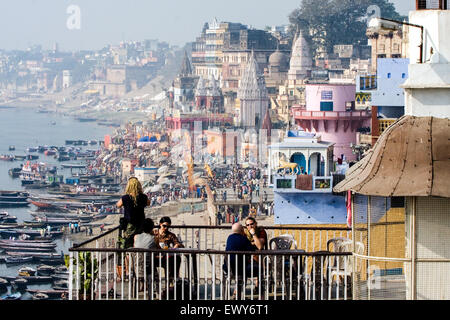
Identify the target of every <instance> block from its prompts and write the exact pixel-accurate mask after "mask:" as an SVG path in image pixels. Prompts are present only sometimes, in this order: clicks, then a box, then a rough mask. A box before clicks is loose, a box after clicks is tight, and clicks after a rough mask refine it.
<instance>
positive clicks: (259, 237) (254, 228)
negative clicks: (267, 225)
mask: <svg viewBox="0 0 450 320" xmlns="http://www.w3.org/2000/svg"><path fill="white" fill-rule="evenodd" d="M245 226H246V228H245V229H244V232H245V235H246V236H247V238H248V240H249V241H250V242H251V244H252V245H253V246H254V248H255V249H256V250H264V249H265V250H267V233H266V230H264V228H262V227H258V224H257V222H256V219H255V218H253V217H247V219H245Z"/></svg>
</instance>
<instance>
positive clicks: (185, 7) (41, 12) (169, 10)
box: [0, 0, 415, 50]
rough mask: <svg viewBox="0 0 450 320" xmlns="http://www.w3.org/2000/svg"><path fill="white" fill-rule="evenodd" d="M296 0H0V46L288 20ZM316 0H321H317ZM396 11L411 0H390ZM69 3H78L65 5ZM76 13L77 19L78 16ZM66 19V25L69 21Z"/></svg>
mask: <svg viewBox="0 0 450 320" xmlns="http://www.w3.org/2000/svg"><path fill="white" fill-rule="evenodd" d="M300 1H301V0H278V1H277V0H1V1H0V28H1V29H0V30H2V32H0V48H1V49H8V50H10V49H25V48H27V47H29V46H30V45H33V44H41V45H42V46H43V48H44V49H49V48H51V47H52V46H53V43H55V42H57V43H58V44H59V47H60V49H61V50H77V49H100V48H102V47H104V46H105V45H106V44H117V43H119V42H120V41H122V40H143V39H159V40H161V41H167V42H169V43H170V44H174V45H184V44H185V43H186V42H190V41H194V40H195V37H197V36H198V35H199V34H200V32H201V29H202V27H203V24H204V23H205V22H210V21H212V20H213V19H214V17H217V20H219V21H229V22H240V23H243V24H248V25H252V26H254V27H256V28H264V27H265V26H267V25H270V26H273V25H282V24H288V23H289V20H288V15H289V13H291V12H292V10H294V9H295V8H297V7H298V6H299V4H300ZM318 1H320V0H318ZM391 1H392V2H393V3H394V4H395V5H396V7H397V10H398V11H399V12H400V13H401V14H405V15H406V14H407V12H408V11H409V10H413V9H414V6H415V5H414V3H415V1H414V0H391ZM70 6H76V7H75V8H79V15H78V14H77V12H76V11H70V12H67V11H68V8H69V7H70ZM77 17H79V18H80V19H77ZM68 22H69V27H68Z"/></svg>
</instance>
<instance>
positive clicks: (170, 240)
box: [155, 217, 184, 249]
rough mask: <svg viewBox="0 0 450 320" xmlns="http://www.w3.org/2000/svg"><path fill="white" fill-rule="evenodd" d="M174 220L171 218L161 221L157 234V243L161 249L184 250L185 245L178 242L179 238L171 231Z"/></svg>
mask: <svg viewBox="0 0 450 320" xmlns="http://www.w3.org/2000/svg"><path fill="white" fill-rule="evenodd" d="M171 225H172V220H171V219H170V218H169V217H162V218H161V219H160V220H159V229H158V230H157V231H156V233H155V242H156V243H158V244H159V246H160V247H161V249H168V248H170V247H173V248H184V246H183V244H182V243H181V242H180V241H179V240H178V238H177V236H176V235H175V234H174V233H172V232H170V231H169V228H170V226H171Z"/></svg>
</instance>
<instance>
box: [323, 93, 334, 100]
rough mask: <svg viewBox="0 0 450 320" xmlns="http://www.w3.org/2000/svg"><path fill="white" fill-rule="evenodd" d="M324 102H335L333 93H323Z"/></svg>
mask: <svg viewBox="0 0 450 320" xmlns="http://www.w3.org/2000/svg"><path fill="white" fill-rule="evenodd" d="M321 97H322V100H333V91H322V92H321Z"/></svg>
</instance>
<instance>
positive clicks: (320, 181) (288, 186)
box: [273, 175, 333, 193]
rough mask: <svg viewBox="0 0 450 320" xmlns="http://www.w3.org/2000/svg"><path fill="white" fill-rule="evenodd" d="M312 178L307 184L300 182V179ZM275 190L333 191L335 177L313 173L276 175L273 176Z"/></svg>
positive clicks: (292, 191) (293, 191)
mask: <svg viewBox="0 0 450 320" xmlns="http://www.w3.org/2000/svg"><path fill="white" fill-rule="evenodd" d="M299 177H300V178H303V179H304V180H311V181H310V182H309V183H307V185H305V184H302V183H299V181H298V179H299ZM273 186H274V189H273V190H274V192H281V193H296V192H304V193H332V192H333V177H332V176H329V177H320V176H312V175H299V176H297V175H284V176H280V175H274V176H273Z"/></svg>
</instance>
